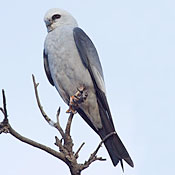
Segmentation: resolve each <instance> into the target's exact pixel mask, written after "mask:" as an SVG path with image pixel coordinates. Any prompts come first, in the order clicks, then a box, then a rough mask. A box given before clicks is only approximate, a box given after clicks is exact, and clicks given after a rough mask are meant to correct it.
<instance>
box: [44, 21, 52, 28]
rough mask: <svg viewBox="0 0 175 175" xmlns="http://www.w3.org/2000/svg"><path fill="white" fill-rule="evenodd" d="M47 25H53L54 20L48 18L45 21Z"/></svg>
mask: <svg viewBox="0 0 175 175" xmlns="http://www.w3.org/2000/svg"><path fill="white" fill-rule="evenodd" d="M45 23H46V26H47V27H50V26H51V25H52V21H51V20H50V19H48V20H47V21H45Z"/></svg>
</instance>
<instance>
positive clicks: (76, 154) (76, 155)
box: [74, 142, 85, 159]
mask: <svg viewBox="0 0 175 175" xmlns="http://www.w3.org/2000/svg"><path fill="white" fill-rule="evenodd" d="M84 144H85V142H83V143H82V144H81V146H80V147H79V148H78V150H77V152H76V153H75V154H74V156H75V158H76V159H78V157H79V156H78V154H79V152H80V150H81V149H82V147H83V146H84Z"/></svg>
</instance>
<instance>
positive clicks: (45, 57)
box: [43, 50, 54, 86]
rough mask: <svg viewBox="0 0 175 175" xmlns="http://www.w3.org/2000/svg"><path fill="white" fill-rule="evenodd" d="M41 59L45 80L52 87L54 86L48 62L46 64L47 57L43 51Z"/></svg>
mask: <svg viewBox="0 0 175 175" xmlns="http://www.w3.org/2000/svg"><path fill="white" fill-rule="evenodd" d="M43 59H44V69H45V72H46V75H47V78H48V80H49V82H50V84H51V85H52V86H54V82H53V79H52V76H51V73H50V69H49V62H48V55H47V54H46V53H45V50H43Z"/></svg>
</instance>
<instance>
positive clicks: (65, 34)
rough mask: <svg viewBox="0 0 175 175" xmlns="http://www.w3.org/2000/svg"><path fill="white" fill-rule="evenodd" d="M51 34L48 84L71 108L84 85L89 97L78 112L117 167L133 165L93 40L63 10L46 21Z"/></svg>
mask: <svg viewBox="0 0 175 175" xmlns="http://www.w3.org/2000/svg"><path fill="white" fill-rule="evenodd" d="M44 21H45V23H46V26H47V30H48V35H47V37H46V40H45V43H44V68H45V71H46V75H47V78H48V80H49V82H50V83H51V84H52V85H53V86H55V87H56V89H57V90H58V92H59V94H60V96H61V97H62V99H63V100H64V101H65V102H66V103H67V104H68V105H69V102H70V97H71V96H73V95H74V94H75V93H76V92H77V89H78V88H80V87H82V86H85V88H86V90H87V93H88V96H87V98H86V100H85V101H84V102H83V103H81V104H80V105H79V108H78V109H77V111H78V113H79V114H80V115H81V117H82V118H83V119H84V120H85V121H86V122H87V124H88V125H89V126H90V127H91V128H92V129H93V130H94V131H95V132H96V133H97V134H98V135H99V136H100V137H101V138H102V139H104V138H106V136H108V135H110V134H111V133H114V134H112V136H110V138H108V139H107V140H106V141H105V142H104V144H105V146H106V148H107V151H108V153H109V155H110V157H111V160H112V162H113V164H114V166H116V165H117V164H118V162H119V161H120V162H121V165H122V167H123V163H122V159H124V160H125V161H126V162H127V163H128V164H129V165H130V166H132V167H133V166H134V164H133V162H132V160H131V158H130V156H129V154H128V152H127V150H126V148H125V147H124V145H123V143H122V142H121V140H120V138H119V136H118V135H117V133H116V132H115V128H114V124H113V120H112V115H111V112H110V109H109V105H108V102H107V98H106V90H105V84H104V77H103V71H102V67H101V64H100V60H99V57H98V54H97V51H96V49H95V46H94V45H93V43H92V41H91V40H90V38H89V37H88V36H87V35H86V34H85V32H84V31H83V30H82V29H80V28H79V27H78V25H77V22H76V20H75V19H74V18H73V17H72V16H71V15H70V14H69V13H68V12H66V11H64V10H61V9H51V10H49V11H48V12H47V13H46V15H45V18H44Z"/></svg>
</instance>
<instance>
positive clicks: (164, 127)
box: [0, 0, 175, 175]
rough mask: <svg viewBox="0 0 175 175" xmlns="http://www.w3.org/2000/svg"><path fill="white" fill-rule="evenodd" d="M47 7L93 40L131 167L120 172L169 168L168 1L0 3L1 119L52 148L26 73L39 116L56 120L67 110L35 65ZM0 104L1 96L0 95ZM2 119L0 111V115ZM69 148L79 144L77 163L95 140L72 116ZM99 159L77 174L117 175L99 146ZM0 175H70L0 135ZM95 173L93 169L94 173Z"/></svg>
mask: <svg viewBox="0 0 175 175" xmlns="http://www.w3.org/2000/svg"><path fill="white" fill-rule="evenodd" d="M53 7H59V8H63V9H65V10H67V11H69V12H70V13H71V14H72V15H73V16H74V17H75V18H76V19H77V21H78V24H79V26H80V27H81V28H82V29H83V30H84V31H85V32H86V33H87V34H88V35H89V36H90V38H91V39H92V41H93V42H94V44H95V46H96V48H97V50H98V53H99V56H100V59H101V63H102V66H103V71H104V76H105V82H106V88H107V97H108V101H109V104H110V108H111V111H112V114H113V120H114V123H115V126H116V130H117V132H118V134H119V136H120V138H121V139H122V141H123V143H124V144H125V146H126V148H127V149H128V151H129V153H130V155H131V157H132V159H133V161H134V163H135V168H134V169H133V168H130V167H129V166H128V165H127V164H126V163H125V164H124V166H125V173H124V174H125V175H148V174H149V175H155V174H157V175H165V174H173V172H174V171H175V166H174V156H175V149H174V148H175V10H174V9H175V1H173V0H144V1H139V0H132V1H130V0H125V1H119V0H117V1H116V0H109V1H101V0H96V1H94V0H89V1H80V0H72V1H68V0H64V1H63V0H62V1H59V0H49V1H47V0H46V1H41V0H38V1H36V0H30V1H22V0H15V1H10V0H6V1H2V0H1V3H0V19H1V27H0V48H1V56H0V89H2V88H4V89H5V92H6V97H7V108H8V114H9V120H10V123H11V125H12V127H13V128H14V129H15V130H16V131H18V132H19V133H21V134H22V135H24V136H26V137H28V138H31V139H33V140H35V141H38V142H40V143H43V144H45V145H47V146H50V147H52V148H54V149H57V147H56V146H54V137H55V135H57V136H59V134H58V133H57V131H56V130H55V129H54V128H52V127H50V126H49V125H48V124H47V123H46V122H45V121H44V119H43V118H42V116H41V114H40V112H39V109H38V107H37V105H36V101H35V96H34V90H33V84H32V78H31V75H32V74H35V76H36V80H37V82H39V83H40V86H39V95H40V99H41V102H42V105H43V106H44V109H45V111H46V112H47V114H48V115H49V116H50V117H51V118H52V119H53V120H55V115H56V111H57V109H58V107H59V106H61V108H62V112H61V123H62V125H63V126H65V122H66V121H67V118H68V115H67V114H65V111H66V109H67V106H66V105H65V104H64V103H63V101H62V100H61V98H60V97H59V95H58V93H57V92H56V90H55V88H54V87H52V86H51V85H50V84H49V82H48V80H47V78H46V75H45V72H44V68H43V59H42V51H43V43H44V39H45V36H46V34H47V32H46V27H45V24H44V22H43V16H44V15H45V13H46V11H47V10H48V9H50V8H53ZM0 106H2V98H1V96H0ZM2 118H3V116H2V114H0V120H2ZM71 134H72V137H73V140H74V144H75V146H74V150H75V151H76V150H77V148H78V147H79V146H80V145H81V143H82V142H86V144H85V146H84V147H83V149H82V151H81V153H80V158H79V162H84V161H85V160H87V159H88V157H89V155H90V153H92V152H93V151H94V149H95V148H96V146H97V145H98V143H99V142H100V139H99V137H98V136H97V135H96V134H95V133H94V132H93V131H92V130H91V129H90V127H89V126H87V124H86V123H85V122H84V121H83V119H81V118H80V117H79V115H76V116H75V117H74V119H73V125H72V131H71ZM98 155H99V156H102V157H105V158H107V161H106V162H95V163H93V164H92V165H91V166H90V167H89V168H88V169H86V170H85V171H83V172H82V175H96V174H104V175H105V174H110V175H112V174H115V175H121V174H122V170H121V168H120V166H117V167H113V165H112V163H111V161H110V158H109V156H108V154H107V151H106V150H105V148H104V147H103V148H101V149H100V151H99V152H98ZM0 166H1V174H6V175H24V174H25V175H31V174H33V175H38V174H42V175H47V174H65V175H66V174H67V175H68V174H70V173H69V169H68V168H67V166H66V165H65V164H64V163H62V162H61V161H60V160H58V159H56V158H54V157H52V156H50V155H49V154H47V153H45V152H43V151H41V150H38V149H36V148H33V147H31V146H29V145H26V144H24V143H22V142H20V141H18V140H17V139H15V138H14V137H12V136H11V135H10V134H7V135H6V134H1V135H0ZM99 172H100V173H99Z"/></svg>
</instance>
